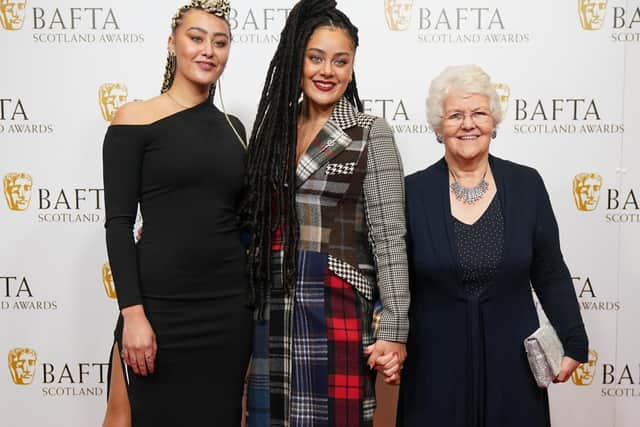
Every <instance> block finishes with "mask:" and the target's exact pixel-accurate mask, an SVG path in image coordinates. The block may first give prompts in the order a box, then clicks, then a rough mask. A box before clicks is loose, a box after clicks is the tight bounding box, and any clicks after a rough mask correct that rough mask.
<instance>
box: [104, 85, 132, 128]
mask: <svg viewBox="0 0 640 427" xmlns="http://www.w3.org/2000/svg"><path fill="white" fill-rule="evenodd" d="M128 95H129V90H128V89H127V87H126V86H125V85H123V84H121V83H105V84H103V85H102V86H100V88H99V89H98V102H99V103H100V111H102V117H104V119H105V120H106V121H108V122H110V121H112V120H113V118H114V117H115V115H116V111H118V108H120V106H121V105H122V104H124V103H125V102H127V96H128Z"/></svg>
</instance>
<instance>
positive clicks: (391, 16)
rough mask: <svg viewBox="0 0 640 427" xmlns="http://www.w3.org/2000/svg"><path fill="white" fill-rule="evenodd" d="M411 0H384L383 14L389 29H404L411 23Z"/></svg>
mask: <svg viewBox="0 0 640 427" xmlns="http://www.w3.org/2000/svg"><path fill="white" fill-rule="evenodd" d="M412 10H413V0H384V16H385V18H386V20H387V27H389V29H390V30H391V31H405V30H406V29H407V28H409V25H410V24H411V11H412Z"/></svg>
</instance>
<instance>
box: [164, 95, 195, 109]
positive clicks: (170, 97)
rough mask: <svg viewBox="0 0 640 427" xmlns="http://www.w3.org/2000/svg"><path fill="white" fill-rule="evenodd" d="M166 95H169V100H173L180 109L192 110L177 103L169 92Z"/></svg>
mask: <svg viewBox="0 0 640 427" xmlns="http://www.w3.org/2000/svg"><path fill="white" fill-rule="evenodd" d="M165 95H167V96H168V97H169V99H171V100H172V101H173V103H174V104H176V105H177V106H178V107H180V108H184V109H187V108H191V107H187V106H186V105H184V104H181V103H179V102H178V101H176V99H175V98H174V97H173V96H171V94H170V93H169V92H165Z"/></svg>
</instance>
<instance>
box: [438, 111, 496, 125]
mask: <svg viewBox="0 0 640 427" xmlns="http://www.w3.org/2000/svg"><path fill="white" fill-rule="evenodd" d="M467 116H468V117H469V118H470V119H471V121H473V123H475V124H476V126H483V125H486V124H487V123H490V122H491V120H493V116H492V115H491V113H490V112H489V111H487V110H477V111H472V112H470V113H463V112H462V111H453V112H451V113H448V114H446V115H444V116H442V124H443V125H444V126H446V127H448V128H459V127H460V126H462V123H464V121H465V119H466V118H467Z"/></svg>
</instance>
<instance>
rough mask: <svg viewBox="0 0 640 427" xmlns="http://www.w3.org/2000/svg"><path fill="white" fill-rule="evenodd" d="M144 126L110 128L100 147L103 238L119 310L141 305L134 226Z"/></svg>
mask: <svg viewBox="0 0 640 427" xmlns="http://www.w3.org/2000/svg"><path fill="white" fill-rule="evenodd" d="M143 131H144V127H143V126H111V127H109V129H108V130H107V134H106V136H105V138H104V143H103V146H102V162H103V178H104V198H105V211H106V222H105V228H106V238H107V253H108V254H109V264H110V265H111V272H112V274H113V281H114V285H115V288H116V293H117V295H118V305H119V307H120V309H123V308H125V307H129V306H132V305H136V304H142V298H141V295H140V283H139V277H138V262H137V257H136V247H135V242H134V239H133V226H134V223H135V220H136V213H137V209H138V202H139V200H140V181H141V173H142V158H143V155H144V132H143Z"/></svg>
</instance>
